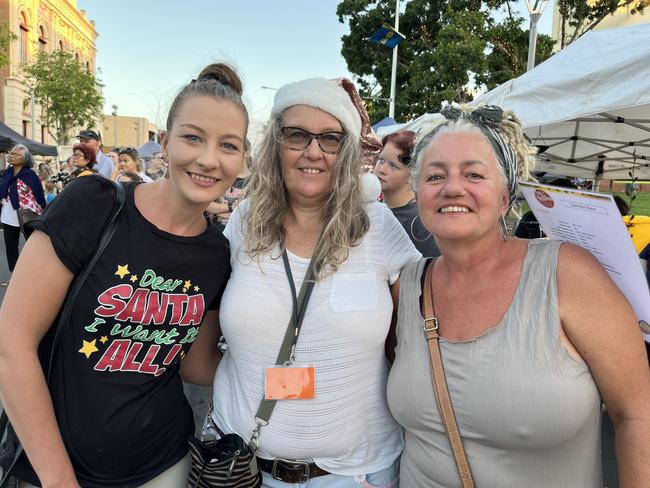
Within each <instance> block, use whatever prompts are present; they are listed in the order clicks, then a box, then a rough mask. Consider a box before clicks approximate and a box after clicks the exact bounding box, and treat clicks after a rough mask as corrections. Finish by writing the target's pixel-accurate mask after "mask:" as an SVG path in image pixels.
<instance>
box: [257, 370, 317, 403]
mask: <svg viewBox="0 0 650 488" xmlns="http://www.w3.org/2000/svg"><path fill="white" fill-rule="evenodd" d="M315 390H316V388H315V383H314V367H313V366H304V367H297V366H277V367H274V368H266V381H265V383H264V396H265V398H266V399H267V400H299V399H301V400H310V399H313V398H314V396H315Z"/></svg>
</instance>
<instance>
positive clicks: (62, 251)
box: [27, 176, 116, 275]
mask: <svg viewBox="0 0 650 488" xmlns="http://www.w3.org/2000/svg"><path fill="white" fill-rule="evenodd" d="M115 194H116V192H115V185H114V183H113V182H112V181H110V180H108V179H106V178H103V177H101V176H84V177H81V178H76V179H74V180H73V181H71V182H70V184H68V185H67V186H66V187H65V189H64V190H63V191H62V192H61V193H60V194H59V195H58V196H57V197H56V198H55V199H54V200H52V203H50V205H49V206H48V207H47V208H46V210H45V212H44V213H43V215H42V216H41V217H40V218H38V219H36V220H32V221H31V222H29V224H27V225H28V226H29V227H30V228H31V229H33V230H40V231H42V232H45V233H46V234H47V235H48V236H49V237H50V240H51V241H52V246H53V247H54V251H55V252H56V255H57V256H58V257H59V259H60V260H61V262H62V263H63V264H64V265H65V267H66V268H68V269H69V270H70V271H72V272H73V273H74V274H75V275H76V274H77V273H79V272H80V271H81V269H82V268H83V267H84V265H85V264H86V263H87V262H88V261H89V260H90V258H91V257H92V256H93V253H94V252H95V250H96V249H97V246H98V244H99V239H100V238H101V235H102V231H103V230H104V227H105V226H106V222H107V221H108V218H109V217H110V216H111V215H112V213H113V212H114V211H115V206H116V196H115Z"/></svg>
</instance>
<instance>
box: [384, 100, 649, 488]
mask: <svg viewBox="0 0 650 488" xmlns="http://www.w3.org/2000/svg"><path fill="white" fill-rule="evenodd" d="M442 115H443V116H444V120H443V121H442V122H440V123H439V124H438V125H436V126H435V127H434V128H432V129H431V130H430V131H428V132H427V133H425V134H424V135H423V137H421V139H420V141H419V142H418V144H417V146H416V148H415V151H414V154H413V158H414V160H415V166H414V169H413V179H412V181H413V187H414V191H415V193H416V198H417V203H418V208H419V212H420V217H421V219H422V222H423V224H424V225H425V227H426V228H427V229H428V230H429V232H431V234H433V236H434V237H435V239H436V243H437V245H438V248H439V249H440V251H441V256H440V257H439V258H437V259H435V260H422V261H420V262H418V263H415V264H411V265H409V266H408V267H407V268H406V269H405V270H404V271H403V272H402V275H401V276H400V280H399V312H398V323H397V340H398V344H397V348H396V359H395V362H394V364H393V367H392V369H391V372H390V379H389V382H388V402H389V405H390V409H391V412H392V413H393V415H394V417H395V419H396V420H397V421H398V422H399V423H400V424H401V425H402V426H403V427H404V429H405V444H406V445H405V449H404V453H403V455H402V459H401V483H402V485H403V486H407V487H409V488H413V487H421V488H432V487H436V488H442V487H445V488H453V487H460V486H462V487H469V486H480V487H483V486H489V487H496V486H498V487H504V488H507V487H513V488H514V487H523V486H525V487H530V488H536V487H539V488H541V487H551V486H552V487H553V488H575V487H584V488H600V487H601V486H602V472H601V461H600V456H601V454H600V424H601V400H602V401H604V403H605V405H606V406H607V412H608V414H609V416H610V418H611V419H612V422H613V424H614V428H615V431H616V452H617V459H618V468H619V477H620V486H621V487H627V488H631V487H637V486H650V464H649V463H648V462H647V461H648V458H649V457H650V443H649V442H648V439H649V438H650V416H648V414H647V406H648V405H649V404H650V374H649V372H648V364H647V362H646V360H645V351H644V348H643V340H642V336H641V331H640V330H639V327H638V324H637V323H636V319H635V316H634V313H633V312H632V309H631V307H630V305H629V304H628V302H627V300H626V299H625V297H624V296H623V295H622V294H621V292H620V291H619V290H618V288H617V287H616V285H615V284H614V283H613V282H612V280H611V279H610V278H609V276H608V274H607V273H606V272H605V270H604V269H603V268H602V267H601V266H600V264H599V263H598V261H597V260H596V259H595V258H594V257H593V256H592V255H591V254H590V253H589V252H587V251H585V250H583V249H582V248H579V247H577V246H574V245H571V244H564V243H560V242H558V241H550V240H543V239H533V240H523V239H518V238H515V237H512V236H511V235H510V234H509V232H508V230H507V228H506V227H505V217H506V215H507V213H508V211H509V210H510V208H511V206H512V204H513V202H514V199H515V196H516V194H517V180H518V179H528V178H530V171H531V169H532V166H533V164H534V148H532V147H531V146H530V145H529V144H528V143H527V141H526V139H525V137H524V134H523V131H522V128H521V124H520V123H519V120H518V119H517V118H516V117H515V115H514V114H513V113H512V112H504V111H502V110H501V109H500V108H499V107H495V106H481V107H477V108H467V107H457V106H447V107H445V108H444V109H443V110H442ZM425 319H426V320H425ZM437 351H440V352H439V354H440V356H441V357H442V360H441V361H440V362H439V361H438V360H437V359H436V358H437V357H438V353H437ZM432 369H433V371H434V372H436V373H437V374H436V382H437V384H438V385H440V395H438V388H435V389H434V386H433V381H432V377H431V370H432ZM445 377H446V381H445ZM445 383H446V388H445V386H444V385H445ZM445 390H447V391H448V397H449V398H450V403H451V409H449V408H448V407H449V405H448V402H446V401H445V398H447V395H445ZM439 405H442V407H440V408H439ZM450 410H453V411H450ZM441 412H442V414H441ZM454 419H455V423H456V424H457V427H454V426H453V422H452V421H453V420H454ZM447 432H449V433H450V434H449V438H448V434H447ZM454 433H459V436H456V435H454ZM457 437H458V438H457ZM451 445H453V446H454V449H452V448H451V447H450V446H451ZM461 446H464V452H465V455H464V456H463V454H462V452H461V449H460V447H461ZM461 476H462V480H463V481H462V482H461ZM471 480H473V482H472V481H471Z"/></svg>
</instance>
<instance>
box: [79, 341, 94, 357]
mask: <svg viewBox="0 0 650 488" xmlns="http://www.w3.org/2000/svg"><path fill="white" fill-rule="evenodd" d="M95 342H96V339H93V340H92V341H90V342H88V341H83V343H84V345H83V347H82V348H81V349H79V352H80V353H82V354H85V355H86V359H90V355H91V354H92V353H94V352H97V351H99V349H97V346H96V345H95Z"/></svg>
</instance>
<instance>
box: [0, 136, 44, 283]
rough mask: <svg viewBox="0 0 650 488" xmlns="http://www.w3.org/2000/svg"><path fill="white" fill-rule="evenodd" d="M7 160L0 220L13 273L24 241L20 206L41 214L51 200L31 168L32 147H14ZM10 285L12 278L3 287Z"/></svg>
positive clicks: (1, 182)
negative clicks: (47, 200)
mask: <svg viewBox="0 0 650 488" xmlns="http://www.w3.org/2000/svg"><path fill="white" fill-rule="evenodd" d="M7 162H8V163H9V167H8V168H7V169H6V170H5V172H4V174H3V175H2V180H0V200H1V201H2V212H1V213H0V221H1V222H2V231H3V235H4V241H5V252H6V253H7V266H8V267H9V272H10V273H13V271H14V268H15V266H16V262H17V261H18V253H19V251H18V248H19V241H20V223H19V221H18V209H29V210H32V211H33V212H35V213H36V214H38V215H40V214H41V213H43V209H44V208H45V205H46V204H47V203H46V201H45V195H44V193H43V185H42V184H41V180H40V179H39V177H38V175H37V174H36V173H35V172H34V170H33V169H31V168H32V166H33V165H34V160H33V158H32V155H31V153H30V152H29V149H27V147H26V146H23V145H22V144H18V145H16V146H14V147H13V148H12V149H11V151H9V157H8V159H7ZM26 235H27V236H28V235H29V231H26ZM8 284H9V282H8V281H3V282H1V283H0V286H7V285H8Z"/></svg>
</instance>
